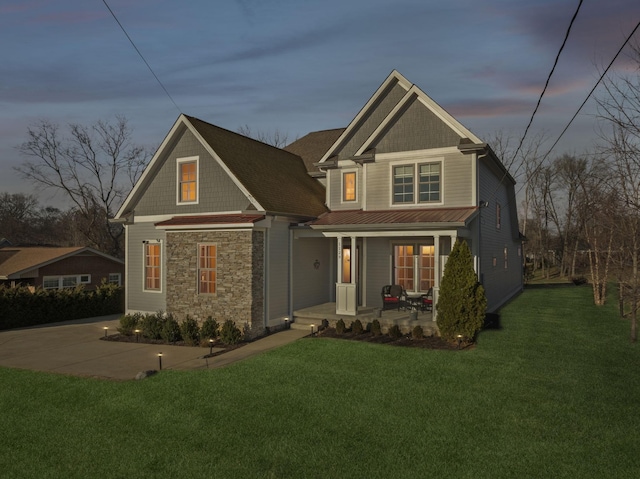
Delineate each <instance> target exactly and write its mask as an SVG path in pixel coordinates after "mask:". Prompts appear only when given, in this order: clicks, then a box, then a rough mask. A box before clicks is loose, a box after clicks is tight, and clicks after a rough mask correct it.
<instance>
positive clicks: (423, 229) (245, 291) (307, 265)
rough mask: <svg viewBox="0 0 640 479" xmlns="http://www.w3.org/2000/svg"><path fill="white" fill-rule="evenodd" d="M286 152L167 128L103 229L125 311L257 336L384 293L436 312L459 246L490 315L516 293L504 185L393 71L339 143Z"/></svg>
mask: <svg viewBox="0 0 640 479" xmlns="http://www.w3.org/2000/svg"><path fill="white" fill-rule="evenodd" d="M285 150H286V151H285ZM285 150H281V149H278V148H275V147H272V146H269V145H266V144H263V143H260V142H257V141H255V140H252V139H249V138H246V137H243V136H241V135H238V134H236V133H232V132H230V131H228V130H224V129H222V128H219V127H216V126H213V125H211V124H208V123H206V122H203V121H201V120H198V119H196V118H192V117H189V116H186V115H180V117H179V118H178V120H177V121H176V123H175V124H174V126H173V127H172V129H171V131H170V132H169V134H168V135H167V137H166V138H165V140H164V141H163V143H162V145H161V146H160V148H159V149H158V151H157V152H156V154H155V155H154V157H153V159H152V160H151V162H150V164H149V165H148V167H147V168H146V170H145V172H144V173H143V175H142V177H141V178H140V180H139V181H138V182H137V184H136V185H135V187H134V189H133V190H132V191H131V193H130V194H129V196H128V197H127V199H126V201H125V202H124V204H123V205H122V207H121V208H120V210H119V211H118V213H117V215H116V217H115V218H114V221H119V222H122V223H123V224H124V225H125V229H126V271H127V273H126V276H127V298H126V304H127V311H129V312H156V311H159V310H163V311H167V312H170V313H173V314H175V315H177V316H179V317H180V316H182V317H184V316H186V315H187V314H189V315H191V316H192V317H194V318H196V319H200V320H202V319H204V318H206V317H207V316H213V317H214V318H216V319H217V320H219V321H224V320H226V319H233V320H235V321H236V322H237V323H238V324H239V325H242V326H244V327H245V328H246V329H248V330H250V331H251V332H253V333H256V334H257V333H259V332H261V331H263V330H264V329H265V327H268V326H275V325H278V324H281V323H283V322H284V321H285V318H291V317H292V315H293V313H294V311H296V310H299V309H300V308H306V307H310V306H315V305H320V304H324V303H335V312H336V313H338V314H341V315H355V314H357V313H358V311H362V310H364V309H371V308H372V307H379V306H380V305H381V304H380V303H381V297H380V291H381V289H382V287H383V286H384V285H386V284H394V283H395V284H400V285H402V286H403V287H404V289H406V290H407V291H409V292H413V293H416V294H418V293H426V292H427V291H428V290H430V289H432V291H433V294H434V304H435V303H437V295H438V291H439V284H440V279H441V276H442V271H443V268H444V264H445V262H446V258H447V255H448V254H449V252H450V250H451V247H452V245H453V243H454V242H455V241H456V239H458V238H462V239H464V240H465V241H467V243H468V244H469V245H470V247H471V251H472V252H473V254H474V258H475V266H476V270H477V272H478V279H479V280H480V281H481V282H482V283H483V284H484V286H485V289H486V291H487V299H488V305H489V310H491V311H493V310H495V309H497V308H498V307H499V306H501V305H502V304H504V303H505V302H506V301H507V300H509V299H510V298H511V297H513V296H514V295H516V294H517V293H518V292H520V291H521V289H522V258H521V251H522V250H521V239H520V236H519V232H518V221H517V213H516V204H515V192H514V184H515V182H514V180H513V178H512V177H511V176H510V175H509V173H508V172H507V171H506V169H505V168H504V167H503V165H502V164H501V162H500V161H499V159H498V158H497V157H496V156H495V154H494V153H493V151H492V150H491V148H490V147H489V146H488V145H487V144H485V143H484V142H482V141H481V140H480V139H479V138H478V137H476V136H475V135H474V134H473V133H471V132H470V131H469V130H467V129H466V128H465V127H464V126H462V125H461V124H460V123H459V122H458V121H457V120H455V119H454V118H453V117H452V116H451V115H449V114H448V113H447V112H446V111H444V110H443V109H442V108H441V107H440V106H438V105H437V104H436V103H435V102H434V101H433V100H431V99H430V98H429V97H428V96H427V95H426V94H425V93H423V92H422V91H421V90H420V89H419V88H417V87H416V86H415V85H412V84H411V83H409V82H408V81H407V80H406V79H405V78H404V77H403V76H402V75H400V74H399V73H398V72H396V71H394V72H392V73H391V74H390V75H389V77H388V78H387V79H386V80H385V82H384V83H383V84H382V85H381V86H380V88H379V89H378V90H377V91H376V92H375V93H374V95H373V97H371V99H370V100H369V102H368V103H367V104H366V105H365V106H364V107H363V109H362V110H361V111H360V112H359V113H358V115H357V116H356V117H355V118H354V120H353V121H352V122H351V123H350V124H349V125H348V126H347V128H345V129H338V130H326V131H322V132H315V133H310V134H309V135H307V136H305V137H303V138H300V139H299V140H297V141H295V142H294V143H292V144H291V145H289V146H288V147H286V148H285ZM435 314H436V311H434V317H435Z"/></svg>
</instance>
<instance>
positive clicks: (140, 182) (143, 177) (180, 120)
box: [114, 114, 187, 219]
mask: <svg viewBox="0 0 640 479" xmlns="http://www.w3.org/2000/svg"><path fill="white" fill-rule="evenodd" d="M186 120H187V119H186V117H185V116H184V115H183V114H180V116H179V117H178V119H177V120H176V122H175V123H174V124H173V126H172V127H171V130H169V133H167V136H165V137H164V140H163V141H162V143H161V144H160V146H159V147H158V149H157V150H156V152H155V154H154V155H153V158H151V161H150V162H149V164H148V165H147V166H146V168H145V169H144V171H143V172H142V175H140V178H138V181H136V184H135V185H133V188H132V189H131V191H130V192H129V194H128V195H127V197H126V199H125V200H124V202H123V203H122V206H121V207H120V209H119V210H118V212H117V213H116V215H115V216H114V219H118V218H120V217H121V216H122V215H123V214H124V212H125V211H127V209H128V207H129V203H131V201H133V198H135V196H136V194H137V193H138V190H139V189H140V188H142V185H143V184H145V182H146V180H147V177H148V176H149V175H150V174H151V172H152V171H153V170H154V166H155V164H156V163H157V162H158V161H159V158H160V157H161V156H162V153H163V152H164V150H165V148H166V147H167V145H168V144H169V142H170V141H171V140H172V139H173V137H174V135H175V134H176V132H177V131H178V129H179V128H180V127H181V126H186V124H187V121H186Z"/></svg>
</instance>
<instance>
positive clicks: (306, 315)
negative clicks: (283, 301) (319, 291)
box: [292, 302, 440, 336]
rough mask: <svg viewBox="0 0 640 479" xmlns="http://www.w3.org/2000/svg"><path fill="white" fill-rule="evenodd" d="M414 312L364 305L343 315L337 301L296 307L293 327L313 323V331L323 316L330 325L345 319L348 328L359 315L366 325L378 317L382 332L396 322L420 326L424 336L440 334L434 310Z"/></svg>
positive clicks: (403, 327)
mask: <svg viewBox="0 0 640 479" xmlns="http://www.w3.org/2000/svg"><path fill="white" fill-rule="evenodd" d="M411 313H412V311H411V310H410V309H402V308H401V309H400V310H399V311H398V310H396V309H393V310H385V311H382V310H380V308H378V307H362V306H361V307H359V308H358V310H357V312H356V313H355V314H354V315H344V314H338V313H336V303H334V302H329V303H323V304H318V305H316V306H310V307H307V308H301V309H298V310H296V311H294V312H293V324H292V327H294V328H297V329H306V330H308V331H309V332H311V327H312V326H313V327H314V331H318V327H319V326H320V325H321V324H322V322H323V320H327V322H328V323H329V325H330V326H335V323H336V322H337V321H338V320H339V319H342V320H343V321H344V322H345V324H346V326H347V328H349V327H350V326H351V323H352V322H353V321H355V320H356V319H359V320H360V321H361V322H362V325H363V326H364V327H365V328H366V327H367V324H369V323H371V322H372V321H373V320H374V319H377V320H378V321H380V325H381V326H382V331H383V333H386V332H387V331H388V330H389V328H390V327H391V326H393V325H394V324H397V325H398V326H399V327H400V330H401V331H402V332H403V333H410V332H411V331H412V330H413V328H415V327H416V326H420V327H422V330H423V331H424V334H425V336H434V335H435V336H438V335H439V334H440V333H439V331H438V325H437V324H436V322H435V321H434V320H433V314H432V312H431V311H417V319H412V314H411Z"/></svg>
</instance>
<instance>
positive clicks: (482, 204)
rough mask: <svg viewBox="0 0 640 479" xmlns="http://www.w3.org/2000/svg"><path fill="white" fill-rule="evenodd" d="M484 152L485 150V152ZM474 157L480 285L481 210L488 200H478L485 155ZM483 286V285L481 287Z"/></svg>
mask: <svg viewBox="0 0 640 479" xmlns="http://www.w3.org/2000/svg"><path fill="white" fill-rule="evenodd" d="M485 151H486V150H485ZM474 155H476V158H475V161H474V163H475V165H476V197H475V198H474V201H475V202H476V205H477V206H478V207H479V208H478V256H477V258H478V265H477V268H478V270H477V271H476V276H477V278H478V281H479V282H480V283H482V282H483V281H482V280H483V275H482V208H485V207H487V206H488V205H489V203H488V200H485V201H483V200H480V199H479V198H478V197H479V195H480V160H481V159H482V158H485V157H486V156H487V153H483V154H481V155H477V154H475V153H474ZM483 286H484V285H483Z"/></svg>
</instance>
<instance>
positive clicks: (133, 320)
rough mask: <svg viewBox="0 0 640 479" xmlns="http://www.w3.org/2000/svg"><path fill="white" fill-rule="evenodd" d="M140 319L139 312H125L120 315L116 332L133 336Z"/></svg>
mask: <svg viewBox="0 0 640 479" xmlns="http://www.w3.org/2000/svg"><path fill="white" fill-rule="evenodd" d="M141 321H142V314H141V313H134V314H125V315H124V316H120V327H119V328H118V332H119V333H120V334H124V335H125V336H133V334H134V333H135V330H136V329H137V328H138V325H139V324H140V322H141Z"/></svg>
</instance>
